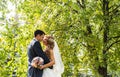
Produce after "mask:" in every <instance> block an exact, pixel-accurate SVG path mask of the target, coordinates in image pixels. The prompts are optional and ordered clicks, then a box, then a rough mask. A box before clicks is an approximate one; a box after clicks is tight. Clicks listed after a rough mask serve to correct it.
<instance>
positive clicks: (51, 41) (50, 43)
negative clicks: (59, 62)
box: [45, 35, 54, 49]
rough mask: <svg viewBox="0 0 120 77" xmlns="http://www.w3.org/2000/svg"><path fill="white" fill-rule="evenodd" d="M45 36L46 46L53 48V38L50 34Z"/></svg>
mask: <svg viewBox="0 0 120 77" xmlns="http://www.w3.org/2000/svg"><path fill="white" fill-rule="evenodd" d="M45 37H46V38H47V44H48V47H49V48H51V49H53V48H54V38H53V37H52V36H50V35H46V36H45Z"/></svg>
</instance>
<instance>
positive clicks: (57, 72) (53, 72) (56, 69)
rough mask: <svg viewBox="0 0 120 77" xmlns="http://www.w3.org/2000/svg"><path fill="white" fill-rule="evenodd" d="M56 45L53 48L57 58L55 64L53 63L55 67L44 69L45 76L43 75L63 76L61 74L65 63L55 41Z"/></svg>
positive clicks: (47, 76) (48, 76)
mask: <svg viewBox="0 0 120 77" xmlns="http://www.w3.org/2000/svg"><path fill="white" fill-rule="evenodd" d="M54 43H55V46H54V48H53V53H54V58H55V64H54V65H53V69H50V68H45V69H44V70H43V76H42V77H61V74H62V73H63V72H64V65H63V62H62V59H61V55H60V53H59V48H58V45H57V43H56V41H54Z"/></svg>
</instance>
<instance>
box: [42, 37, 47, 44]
mask: <svg viewBox="0 0 120 77" xmlns="http://www.w3.org/2000/svg"><path fill="white" fill-rule="evenodd" d="M43 44H44V45H47V37H46V36H44V38H43Z"/></svg>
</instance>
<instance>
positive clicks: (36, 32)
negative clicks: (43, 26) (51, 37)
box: [34, 30, 45, 37]
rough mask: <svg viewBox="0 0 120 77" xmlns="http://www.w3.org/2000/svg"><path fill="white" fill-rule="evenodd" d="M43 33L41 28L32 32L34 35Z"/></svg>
mask: <svg viewBox="0 0 120 77" xmlns="http://www.w3.org/2000/svg"><path fill="white" fill-rule="evenodd" d="M38 34H39V35H43V34H44V35H45V32H43V31H42V30H36V31H35V32H34V36H35V37H36V36H37V35H38Z"/></svg>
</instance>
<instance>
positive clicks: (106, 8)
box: [98, 0, 109, 77]
mask: <svg viewBox="0 0 120 77" xmlns="http://www.w3.org/2000/svg"><path fill="white" fill-rule="evenodd" d="M102 3H103V7H102V9H103V17H104V18H103V27H104V29H103V51H102V53H103V66H99V68H98V72H99V74H100V75H101V76H102V77H107V53H106V52H107V44H108V34H109V1H108V0H103V1H102Z"/></svg>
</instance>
